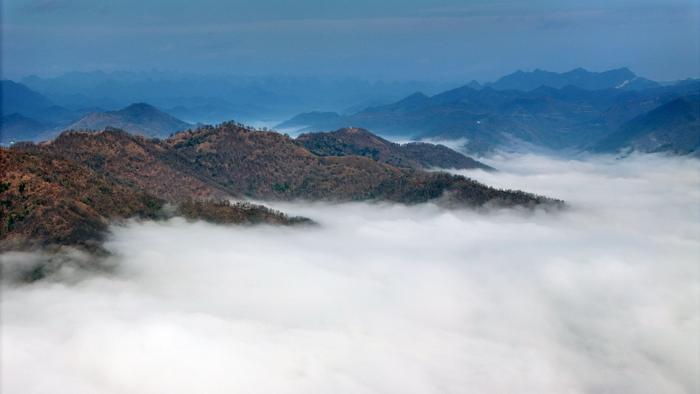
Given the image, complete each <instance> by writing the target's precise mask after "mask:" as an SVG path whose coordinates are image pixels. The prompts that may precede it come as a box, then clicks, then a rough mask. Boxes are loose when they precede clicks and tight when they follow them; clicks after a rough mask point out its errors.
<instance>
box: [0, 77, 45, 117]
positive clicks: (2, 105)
mask: <svg viewBox="0 0 700 394" xmlns="http://www.w3.org/2000/svg"><path fill="white" fill-rule="evenodd" d="M53 105H54V103H53V102H52V101H51V100H49V99H48V98H46V97H44V96H43V95H41V94H39V93H37V92H35V91H34V90H31V89H29V88H28V87H27V86H25V85H23V84H21V83H17V82H14V81H10V80H2V81H0V109H2V115H3V116H4V115H9V114H13V113H18V114H22V115H25V116H32V115H34V114H37V113H40V112H41V111H43V110H44V109H46V108H49V107H51V106H53Z"/></svg>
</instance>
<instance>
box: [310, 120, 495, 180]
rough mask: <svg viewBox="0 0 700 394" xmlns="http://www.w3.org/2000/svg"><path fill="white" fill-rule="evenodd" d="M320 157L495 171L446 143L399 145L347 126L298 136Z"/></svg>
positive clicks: (419, 167) (363, 130)
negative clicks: (369, 158) (352, 157)
mask: <svg viewBox="0 0 700 394" xmlns="http://www.w3.org/2000/svg"><path fill="white" fill-rule="evenodd" d="M296 141H298V142H301V143H302V144H303V145H304V147H305V148H306V149H308V150H309V151H310V152H312V153H314V154H316V155H318V156H366V157H371V158H372V159H374V160H376V161H379V162H382V163H387V164H391V165H394V166H397V167H402V168H413V169H430V168H435V167H437V168H454V169H473V168H479V169H484V170H493V169H492V168H491V167H489V166H487V165H486V164H483V163H480V162H478V161H476V160H474V159H472V158H470V157H467V156H464V155H462V154H461V153H458V152H455V151H454V150H452V149H450V148H448V147H446V146H443V145H433V144H427V143H422V142H412V143H408V144H403V145H400V144H396V143H393V142H391V141H388V140H385V139H384V138H381V137H379V136H376V135H374V134H372V133H370V132H369V131H367V130H365V129H358V128H344V129H340V130H336V131H333V132H329V133H307V134H302V135H300V136H299V137H297V138H296Z"/></svg>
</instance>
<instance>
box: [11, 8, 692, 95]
mask: <svg viewBox="0 0 700 394" xmlns="http://www.w3.org/2000/svg"><path fill="white" fill-rule="evenodd" d="M2 22H3V23H2V33H3V35H2V36H3V37H2V47H3V58H2V73H3V78H10V79H18V78H22V77H24V76H28V75H34V74H35V75H42V76H55V75H60V74H63V73H66V72H71V71H95V70H103V71H107V72H110V71H117V70H124V71H136V72H138V71H148V70H161V71H163V70H167V71H169V72H178V73H198V74H207V75H208V74H211V75H263V76H264V75H291V76H309V75H313V76H326V77H332V78H347V77H351V78H360V79H368V80H382V81H408V80H418V81H424V80H425V81H455V82H456V81H469V80H472V79H475V80H478V81H481V82H483V81H491V80H495V79H496V78H498V77H500V76H502V75H505V74H508V73H511V72H513V71H515V70H518V69H523V70H533V69H536V68H540V69H544V70H549V71H557V72H562V71H568V70H571V69H574V68H577V67H583V68H586V69H589V70H592V71H604V70H608V69H614V68H620V67H629V68H630V69H631V70H633V71H634V72H636V73H637V74H638V75H640V76H643V77H646V78H650V79H654V80H658V81H670V80H678V79H685V78H688V77H698V76H700V57H698V56H697V53H698V52H699V51H700V39H699V38H698V37H700V29H699V27H698V26H700V23H699V22H700V2H698V1H696V0H672V1H660V0H645V1H638V2H635V3H634V4H630V2H627V1H621V0H617V1H607V2H603V1H593V2H591V1H566V2H559V1H552V0H542V1H535V2H528V3H527V4H523V3H522V2H514V1H512V0H504V1H495V2H486V1H470V2H461V1H456V0H441V1H420V0H414V1H408V2H406V1H385V2H382V3H381V4H375V3H372V2H367V1H360V2H353V3H351V4H338V3H336V2H320V1H316V0H308V1H303V2H295V3H294V4H288V3H285V2H283V1H267V2H258V3H252V2H247V1H235V2H227V3H225V4H221V3H219V2H216V1H212V0H207V1H204V2H197V3H196V4H194V3H189V2H181V1H178V2H172V1H171V2H165V1H162V0H157V1H148V2H136V1H131V0H130V1H123V2H118V3H110V2H107V1H99V0H98V1H86V0H33V1H17V0H8V1H5V2H3V5H2Z"/></svg>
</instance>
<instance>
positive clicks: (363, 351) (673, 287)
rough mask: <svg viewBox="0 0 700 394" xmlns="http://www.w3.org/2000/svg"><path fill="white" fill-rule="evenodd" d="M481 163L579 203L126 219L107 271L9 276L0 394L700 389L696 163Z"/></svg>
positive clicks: (499, 180) (320, 208)
mask: <svg viewBox="0 0 700 394" xmlns="http://www.w3.org/2000/svg"><path fill="white" fill-rule="evenodd" d="M488 164H490V165H493V166H494V167H496V168H498V169H499V170H501V171H500V172H497V173H486V172H481V171H469V172H464V173H465V174H466V175H468V176H472V177H474V178H476V179H479V180H481V181H483V182H485V183H487V184H490V185H495V186H498V187H503V188H519V189H525V190H528V191H532V192H537V193H542V194H546V195H549V196H552V197H557V198H562V199H564V200H566V201H567V202H568V203H569V209H568V210H566V211H563V212H559V213H551V212H550V213H546V212H522V211H519V210H498V211H491V212H473V211H469V210H444V209H441V208H439V207H437V206H435V205H432V204H423V205H417V206H411V207H407V206H401V205H390V204H365V203H356V204H342V205H327V204H300V203H296V204H274V207H275V208H278V209H282V210H285V211H287V212H290V213H293V214H300V215H305V216H308V217H310V218H312V219H314V220H316V221H317V222H318V223H319V224H320V225H319V226H315V227H304V228H282V227H269V226H257V227H230V226H215V225H210V224H206V223H201V222H199V223H189V222H186V221H184V220H179V219H174V220H170V221H168V222H157V223H156V222H141V223H137V222H132V223H130V224H129V225H126V226H119V227H114V228H113V234H112V236H111V237H110V239H109V241H108V243H107V248H108V249H109V250H110V251H112V252H113V253H114V254H115V257H113V258H110V259H109V260H108V262H109V264H110V266H111V267H113V270H112V271H111V272H87V273H86V272H83V271H81V270H80V269H77V270H76V269H73V270H72V271H64V272H61V273H59V274H57V275H55V276H53V277H50V278H46V279H44V280H41V281H38V282H35V283H33V284H22V285H20V284H16V283H12V282H9V281H7V280H5V281H4V282H3V284H2V286H3V288H2V309H1V312H2V315H1V316H2V327H1V328H2V334H1V335H2V337H1V339H2V342H1V349H2V350H1V351H2V358H1V361H2V365H1V369H0V373H1V376H0V377H1V381H2V383H1V386H0V388H1V391H2V393H7V394H11V393H75V394H78V393H96V392H99V393H218V392H221V393H231V392H241V393H257V392H261V393H438V392H439V393H463V392H478V393H506V392H517V393H600V392H615V393H690V392H697V391H698V390H700V377H699V376H698V374H699V372H698V371H700V339H699V336H698V332H700V204H699V202H700V161H697V160H693V159H683V158H675V159H671V158H665V157H661V156H651V155H649V156H631V157H628V158H625V159H616V158H614V157H590V158H584V159H578V160H562V159H552V158H547V157H542V156H535V155H504V156H499V157H495V158H493V159H491V160H489V161H488ZM1 258H2V259H3V264H4V265H5V267H6V268H7V267H16V266H17V265H21V264H25V263H26V262H27V261H29V260H31V259H32V258H33V257H32V256H31V255H28V254H17V253H13V254H6V255H3V256H2V257H1ZM83 263H84V262H83Z"/></svg>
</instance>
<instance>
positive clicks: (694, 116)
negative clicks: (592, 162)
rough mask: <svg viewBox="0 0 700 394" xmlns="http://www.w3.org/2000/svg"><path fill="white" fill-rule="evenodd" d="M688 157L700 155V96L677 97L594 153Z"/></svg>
mask: <svg viewBox="0 0 700 394" xmlns="http://www.w3.org/2000/svg"><path fill="white" fill-rule="evenodd" d="M623 149H631V150H635V151H641V152H670V153H676V154H689V153H698V152H700V95H692V96H684V97H679V98H677V99H675V100H673V101H670V102H668V103H666V104H663V105H661V106H659V107H658V108H655V109H654V110H652V111H649V112H647V113H645V114H643V115H640V116H638V117H636V118H634V119H632V120H631V121H629V122H627V123H626V124H624V125H623V126H622V127H621V128H620V130H619V131H617V132H615V133H613V134H611V135H609V136H608V137H606V138H605V139H603V140H602V141H600V142H599V143H597V144H596V145H595V146H594V148H593V150H596V151H603V152H612V151H619V150H623Z"/></svg>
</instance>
